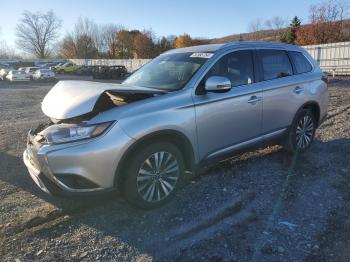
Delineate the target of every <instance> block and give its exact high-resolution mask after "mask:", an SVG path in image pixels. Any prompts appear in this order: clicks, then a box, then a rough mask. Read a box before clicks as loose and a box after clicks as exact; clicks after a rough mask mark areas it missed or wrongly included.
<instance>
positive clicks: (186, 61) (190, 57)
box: [124, 52, 213, 91]
mask: <svg viewBox="0 0 350 262" xmlns="http://www.w3.org/2000/svg"><path fill="white" fill-rule="evenodd" d="M212 55H213V54H212V53H192V52H190V53H176V54H168V55H167V54H165V55H160V56H158V57H157V58H155V59H153V60H152V61H151V62H149V63H148V64H146V65H144V66H143V67H141V68H140V69H139V70H137V71H136V72H135V73H133V74H132V75H131V76H130V77H129V78H127V79H126V80H125V81H124V84H127V85H135V86H141V87H149V88H155V89H161V90H166V91H174V90H179V89H182V88H183V87H184V86H185V85H186V83H187V82H188V81H189V80H190V79H191V77H192V76H193V75H194V74H195V73H196V72H197V71H198V69H199V68H200V67H201V66H202V65H203V64H204V63H205V62H206V61H207V59H208V58H210V57H211V56H212Z"/></svg>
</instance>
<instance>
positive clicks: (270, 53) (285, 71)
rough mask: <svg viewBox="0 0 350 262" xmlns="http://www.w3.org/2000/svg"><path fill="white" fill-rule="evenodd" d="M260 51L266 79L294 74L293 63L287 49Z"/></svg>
mask: <svg viewBox="0 0 350 262" xmlns="http://www.w3.org/2000/svg"><path fill="white" fill-rule="evenodd" d="M258 53H259V57H260V61H261V65H262V70H263V79H264V80H270V79H276V78H281V77H285V76H290V75H292V74H293V70H292V65H291V63H290V61H289V58H288V55H287V53H286V52H285V51H282V50H260V51H258Z"/></svg>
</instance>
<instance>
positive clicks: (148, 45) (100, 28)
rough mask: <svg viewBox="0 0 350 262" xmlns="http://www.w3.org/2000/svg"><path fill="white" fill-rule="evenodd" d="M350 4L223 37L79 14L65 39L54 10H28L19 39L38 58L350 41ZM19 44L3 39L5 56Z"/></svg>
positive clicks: (329, 5) (336, 0)
mask: <svg viewBox="0 0 350 262" xmlns="http://www.w3.org/2000/svg"><path fill="white" fill-rule="evenodd" d="M348 10H349V5H348V3H347V2H346V1H342V0H327V1H325V2H321V3H319V4H316V5H312V6H310V8H309V21H308V22H307V23H305V24H302V22H301V20H300V19H299V18H298V17H297V16H295V17H293V19H292V20H291V21H290V23H289V25H288V21H287V20H286V19H285V18H282V17H279V16H275V17H273V18H271V19H267V20H265V21H262V20H261V19H259V18H258V19H254V20H253V21H251V22H250V23H249V25H248V31H249V32H250V33H245V34H240V35H232V36H228V37H224V38H222V39H212V40H210V39H199V38H192V37H191V36H190V35H189V34H186V33H184V34H182V35H179V36H175V35H169V36H167V37H161V38H157V37H156V36H155V33H154V32H153V31H152V30H143V31H141V30H137V29H135V30H129V29H127V28H126V27H124V26H123V25H115V24H107V25H98V24H96V23H95V22H94V21H93V20H91V19H88V18H79V19H78V20H77V22H76V23H75V25H74V26H73V28H72V30H71V31H70V32H68V33H66V34H65V35H64V36H63V37H62V38H61V39H60V40H57V39H59V35H60V30H61V28H62V20H61V19H60V18H58V17H57V16H56V15H55V13H54V12H53V11H48V12H47V13H39V12H38V13H32V12H28V11H25V12H24V13H23V14H22V17H21V19H20V20H19V22H18V23H17V26H16V44H17V47H18V48H19V49H21V50H23V51H24V52H26V53H28V54H30V55H32V56H35V57H37V58H52V57H56V58H80V59H99V58H107V59H129V58H153V57H155V56H157V55H159V54H160V53H163V52H165V51H167V50H169V49H172V48H180V47H186V46H192V45H200V44H207V43H216V42H224V41H226V42H227V41H233V40H240V41H244V40H262V41H281V42H286V43H290V44H298V45H310V44H323V43H333V42H342V41H350V20H349V19H348V17H349V14H348ZM15 56H16V55H15V52H14V50H13V49H11V48H9V47H8V46H7V45H6V43H5V42H0V58H9V57H15Z"/></svg>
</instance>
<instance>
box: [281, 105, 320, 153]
mask: <svg viewBox="0 0 350 262" xmlns="http://www.w3.org/2000/svg"><path fill="white" fill-rule="evenodd" d="M316 127H317V122H316V119H315V116H314V114H313V113H312V112H311V111H310V110H308V109H301V110H299V111H298V112H297V114H296V115H295V117H294V120H293V123H292V125H291V127H290V128H289V131H288V135H287V138H286V140H285V143H284V145H283V146H284V148H285V149H286V150H287V151H290V152H292V153H295V152H299V153H303V152H305V151H306V150H307V149H308V148H309V147H310V146H311V144H312V142H313V140H314V137H315V131H316Z"/></svg>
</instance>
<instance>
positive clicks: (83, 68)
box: [74, 66, 96, 76]
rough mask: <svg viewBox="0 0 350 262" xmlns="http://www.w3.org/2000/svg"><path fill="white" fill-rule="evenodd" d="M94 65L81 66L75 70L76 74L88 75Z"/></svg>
mask: <svg viewBox="0 0 350 262" xmlns="http://www.w3.org/2000/svg"><path fill="white" fill-rule="evenodd" d="M95 68H96V66H81V67H79V68H78V69H77V70H75V72H74V73H75V74H76V75H82V76H88V75H93V72H94V70H95Z"/></svg>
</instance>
